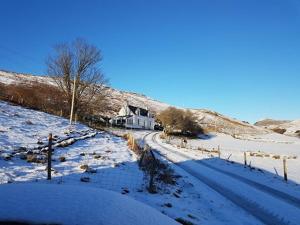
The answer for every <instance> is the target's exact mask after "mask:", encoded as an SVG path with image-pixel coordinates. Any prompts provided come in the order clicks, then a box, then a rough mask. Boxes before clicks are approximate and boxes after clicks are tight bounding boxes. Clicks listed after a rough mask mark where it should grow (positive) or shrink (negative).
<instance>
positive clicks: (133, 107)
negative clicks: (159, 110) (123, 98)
mask: <svg viewBox="0 0 300 225" xmlns="http://www.w3.org/2000/svg"><path fill="white" fill-rule="evenodd" d="M128 108H129V109H130V111H131V112H132V113H134V114H135V115H136V114H137V109H139V110H140V115H141V116H148V112H149V110H147V109H143V108H139V107H136V106H133V105H128Z"/></svg>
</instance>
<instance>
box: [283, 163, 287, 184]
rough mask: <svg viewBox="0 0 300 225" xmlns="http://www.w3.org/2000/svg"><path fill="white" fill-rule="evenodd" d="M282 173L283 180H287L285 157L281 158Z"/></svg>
mask: <svg viewBox="0 0 300 225" xmlns="http://www.w3.org/2000/svg"><path fill="white" fill-rule="evenodd" d="M283 175H284V180H285V181H287V180H288V179H287V166H286V158H283Z"/></svg>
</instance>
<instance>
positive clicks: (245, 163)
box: [244, 152, 247, 166]
mask: <svg viewBox="0 0 300 225" xmlns="http://www.w3.org/2000/svg"><path fill="white" fill-rule="evenodd" d="M244 165H245V166H247V153H246V152H244Z"/></svg>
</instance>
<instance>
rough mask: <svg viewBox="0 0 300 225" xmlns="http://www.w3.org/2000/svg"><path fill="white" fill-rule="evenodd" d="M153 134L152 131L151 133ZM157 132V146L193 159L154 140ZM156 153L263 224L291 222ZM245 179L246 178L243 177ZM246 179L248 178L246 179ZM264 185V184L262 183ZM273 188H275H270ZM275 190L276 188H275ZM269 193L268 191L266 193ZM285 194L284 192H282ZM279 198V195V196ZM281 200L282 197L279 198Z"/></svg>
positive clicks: (273, 193)
mask: <svg viewBox="0 0 300 225" xmlns="http://www.w3.org/2000/svg"><path fill="white" fill-rule="evenodd" d="M150 134H151V133H149V134H147V135H145V137H144V140H146V137H147V136H149V135H150ZM152 134H153V133H152ZM157 134H158V133H155V134H154V135H153V136H152V141H153V142H154V143H155V144H157V145H158V146H160V147H161V148H163V149H165V150H167V151H170V152H172V153H174V154H176V155H180V156H181V157H184V158H186V159H190V160H195V159H193V158H191V157H189V156H186V155H185V154H182V153H178V152H176V151H174V150H171V149H169V148H166V147H165V146H163V145H161V144H159V143H158V142H157V141H156V140H155V137H156V135H157ZM156 153H157V154H159V155H161V156H162V157H164V158H167V159H168V160H169V161H171V162H173V163H174V164H176V165H177V166H179V167H181V168H182V169H184V170H185V171H186V172H188V173H189V174H191V175H192V176H194V177H195V178H197V179H198V180H200V181H201V182H203V183H205V184H206V185H208V186H209V187H210V188H212V189H213V190H215V191H216V192H218V193H220V194H221V195H222V196H224V197H226V198H227V199H229V200H230V201H232V202H233V203H234V204H236V205H237V206H239V207H241V208H242V209H244V210H245V211H247V212H248V213H250V214H251V215H253V216H254V217H255V218H257V219H258V220H260V221H261V222H263V223H264V224H268V225H277V224H278V225H288V224H291V223H290V222H287V221H284V219H282V218H279V217H278V216H276V215H274V214H273V213H272V212H269V211H268V210H266V209H265V208H263V207H262V206H260V205H259V204H258V203H256V202H254V201H252V200H250V199H248V198H246V197H244V196H241V195H239V194H237V193H235V192H234V191H233V190H231V189H229V188H227V187H224V185H220V184H219V183H217V182H216V181H214V180H213V179H210V178H208V177H207V176H205V175H202V174H201V173H199V171H201V170H197V171H195V170H193V169H191V168H190V167H189V166H187V165H185V164H182V163H176V162H175V161H174V160H172V159H170V158H169V157H167V156H166V155H163V154H161V153H160V152H158V151H156ZM195 162H196V163H197V164H200V165H201V166H204V167H206V168H208V169H211V170H214V171H216V172H218V173H220V172H221V173H222V174H225V175H227V176H228V174H226V173H224V171H219V169H217V170H216V168H214V167H213V168H210V167H212V166H210V165H209V167H208V166H207V163H203V162H201V163H200V162H198V161H195ZM230 177H232V178H233V179H235V180H237V181H238V182H242V183H244V184H246V185H248V186H249V183H247V182H245V180H244V181H243V180H242V179H237V177H234V176H230ZM245 179H246V178H245ZM246 180H248V179H246ZM250 186H251V187H253V186H252V185H250ZM263 186H265V185H263ZM256 189H259V190H260V191H262V190H261V189H260V188H256ZM272 190H275V189H272ZM276 191H277V190H276ZM276 191H275V192H272V194H271V195H272V196H274V195H276V193H277V192H276ZM267 194H270V193H267ZM284 194H285V193H284ZM280 198H281V197H280ZM281 200H282V199H281Z"/></svg>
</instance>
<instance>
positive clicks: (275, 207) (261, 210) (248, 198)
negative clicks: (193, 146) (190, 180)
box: [146, 134, 300, 224]
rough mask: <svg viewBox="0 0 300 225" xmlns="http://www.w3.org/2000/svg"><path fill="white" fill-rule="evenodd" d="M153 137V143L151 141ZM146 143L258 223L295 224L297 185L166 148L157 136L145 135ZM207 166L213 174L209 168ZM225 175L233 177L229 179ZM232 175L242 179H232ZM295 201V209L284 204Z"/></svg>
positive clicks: (175, 148) (298, 213) (189, 152)
mask: <svg viewBox="0 0 300 225" xmlns="http://www.w3.org/2000/svg"><path fill="white" fill-rule="evenodd" d="M153 137H154V140H156V141H153V140H152V138H153ZM146 141H147V143H148V144H150V145H151V146H152V147H153V148H155V149H157V150H158V151H159V152H160V153H161V154H163V155H164V156H165V157H167V158H168V159H170V160H172V162H174V163H176V165H178V166H179V167H180V168H182V169H184V170H185V171H187V172H188V173H189V174H191V175H193V176H195V177H196V178H198V179H199V180H202V181H203V182H205V183H207V184H211V183H212V184H213V185H212V186H211V187H212V188H216V190H218V192H221V193H222V194H223V195H224V196H227V197H228V198H229V199H232V200H233V201H236V203H237V204H238V205H240V206H241V207H242V208H244V207H245V208H246V209H247V207H249V206H247V205H250V204H253V205H250V209H249V208H248V210H249V211H251V210H252V211H254V214H255V215H256V216H258V217H261V218H262V219H265V218H266V219H267V221H268V222H269V223H270V222H271V223H273V224H278V221H281V220H282V221H281V222H280V224H297V222H296V221H299V219H300V217H299V215H300V210H299V202H300V200H299V199H300V190H299V186H298V184H295V183H293V182H289V183H285V182H283V181H282V180H278V179H276V178H274V177H273V176H270V174H266V173H261V172H252V171H250V170H249V169H247V168H244V167H243V166H242V165H239V164H234V165H233V164H231V163H229V162H226V161H225V160H220V159H217V158H211V157H210V156H208V155H205V154H201V153H200V151H198V152H197V150H194V151H193V150H188V149H178V148H177V147H174V146H172V145H170V144H166V143H163V142H162V140H160V139H159V138H158V135H154V136H153V134H152V135H149V136H148V137H147V138H146ZM156 142H158V143H160V145H158V144H156ZM162 146H163V147H162ZM206 165H208V166H206ZM210 166H212V167H213V168H216V169H217V170H215V169H212V168H210ZM298 168H299V164H298ZM229 173H231V174H233V176H231V175H230V174H229ZM234 175H238V176H240V177H242V178H241V179H236V178H235V176H234ZM243 178H247V179H248V180H250V181H254V182H257V183H259V184H263V185H265V186H266V187H270V188H275V189H276V190H278V191H281V192H283V193H287V194H288V197H286V199H282V198H280V197H278V196H277V195H276V194H275V197H274V192H273V191H272V190H271V191H269V190H267V191H266V190H265V191H261V189H259V188H255V186H252V185H249V184H248V183H245V182H243ZM270 193H271V194H270ZM289 196H291V197H289ZM295 197H296V198H298V200H297V201H298V203H297V204H296V203H295V205H296V206H295V205H293V204H290V203H289V202H288V201H287V199H292V198H295ZM237 199H238V200H237ZM243 202H244V203H243ZM276 220H277V222H276Z"/></svg>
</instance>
